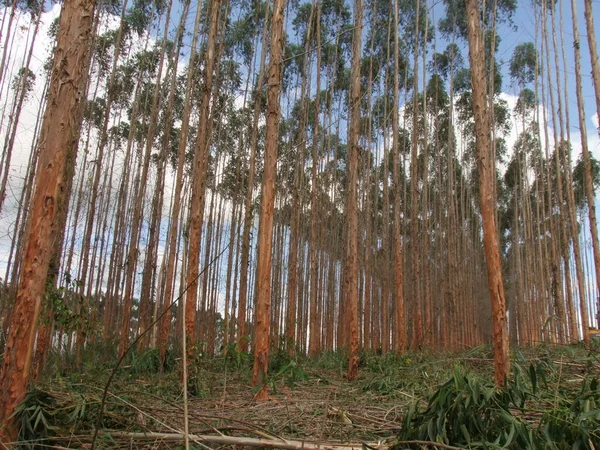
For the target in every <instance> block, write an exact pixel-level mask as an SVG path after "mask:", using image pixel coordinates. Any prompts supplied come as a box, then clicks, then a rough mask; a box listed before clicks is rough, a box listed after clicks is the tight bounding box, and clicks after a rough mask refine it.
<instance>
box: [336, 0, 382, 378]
mask: <svg viewBox="0 0 600 450" xmlns="http://www.w3.org/2000/svg"><path fill="white" fill-rule="evenodd" d="M362 8H363V3H362V0H355V1H354V38H353V41H352V68H351V73H350V99H349V103H348V111H349V113H350V131H349V134H348V147H349V149H348V164H347V167H348V186H347V189H346V220H347V227H348V231H347V238H346V250H345V259H346V267H345V280H344V281H345V293H344V294H345V295H344V301H345V303H346V308H347V310H348V315H347V317H348V321H347V323H346V327H347V333H348V336H347V337H348V353H349V358H350V360H349V362H348V380H350V381H352V380H355V379H356V377H357V376H358V139H359V134H360V54H361V49H362ZM386 339H389V337H388V336H386Z"/></svg>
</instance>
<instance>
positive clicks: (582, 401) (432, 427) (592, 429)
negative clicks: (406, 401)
mask: <svg viewBox="0 0 600 450" xmlns="http://www.w3.org/2000/svg"><path fill="white" fill-rule="evenodd" d="M515 367H516V369H515V374H514V376H513V377H512V379H511V380H510V381H509V382H508V383H507V385H506V386H504V387H503V388H497V387H495V386H493V384H492V383H491V382H490V381H489V380H488V379H481V378H478V377H477V376H476V375H474V374H472V373H466V372H464V371H463V370H461V369H460V368H458V367H456V368H455V370H454V374H453V376H452V378H451V379H450V380H449V381H447V382H446V383H445V384H443V385H442V386H441V387H440V388H439V389H438V390H437V391H436V392H435V394H434V395H433V396H432V397H431V399H430V401H429V404H428V406H427V408H426V409H425V410H424V411H419V410H418V407H417V404H416V403H415V404H413V405H411V406H410V408H409V410H408V412H407V413H406V416H405V420H404V424H403V426H402V430H401V432H400V435H399V439H400V441H406V440H424V441H432V442H439V443H443V444H447V445H453V446H461V447H465V448H469V449H528V450H535V449H555V450H563V449H565V450H566V449H571V448H572V449H594V448H597V447H598V445H600V408H599V403H600V391H599V389H598V380H597V379H592V380H584V381H583V384H582V387H581V390H580V392H579V393H577V394H575V395H572V394H569V393H559V392H551V391H550V390H549V389H548V382H547V379H546V378H547V374H546V370H545V369H544V368H543V365H541V364H535V365H534V364H531V365H530V366H529V368H528V370H523V369H521V366H519V365H518V364H515ZM559 394H562V395H559ZM551 399H553V400H554V401H555V402H554V407H551V406H550V407H549V406H548V403H549V402H550V400H551ZM542 408H543V409H542ZM532 415H533V417H534V418H533V419H531V418H528V419H526V417H529V416H532ZM540 415H541V416H542V417H541V420H539V419H535V417H537V416H540ZM396 448H400V447H396ZM402 448H406V447H402Z"/></svg>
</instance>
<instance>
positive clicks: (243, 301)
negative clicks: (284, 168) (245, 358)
mask: <svg viewBox="0 0 600 450" xmlns="http://www.w3.org/2000/svg"><path fill="white" fill-rule="evenodd" d="M266 6H267V7H266V8H265V17H264V19H263V20H264V22H263V30H262V43H261V54H260V66H259V69H258V84H257V88H256V96H255V100H254V115H253V119H252V134H251V136H250V166H249V168H248V183H247V185H246V198H245V200H244V226H243V229H242V257H241V266H240V297H239V301H238V315H237V350H238V351H244V352H245V351H246V350H247V349H248V339H247V337H246V335H247V331H246V308H247V306H246V305H247V300H248V276H249V266H248V263H249V260H250V229H251V227H252V197H253V193H254V175H255V171H256V146H257V145H258V121H259V118H260V110H261V108H262V101H261V99H262V85H263V79H264V74H265V61H266V55H267V30H268V28H267V24H268V23H269V20H268V16H269V14H268V10H269V8H268V6H269V0H267V2H266Z"/></svg>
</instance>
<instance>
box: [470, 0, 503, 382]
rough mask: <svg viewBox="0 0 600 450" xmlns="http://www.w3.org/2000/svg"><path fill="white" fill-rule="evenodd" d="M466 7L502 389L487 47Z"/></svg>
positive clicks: (473, 5) (475, 12)
mask: <svg viewBox="0 0 600 450" xmlns="http://www.w3.org/2000/svg"><path fill="white" fill-rule="evenodd" d="M466 5H467V29H468V38H469V60H470V63H471V86H472V88H473V115H474V117H475V141H476V147H477V149H476V151H477V170H478V174H479V194H480V197H481V198H480V201H481V217H482V221H483V240H484V247H485V259H486V265H487V273H488V283H489V289H490V300H491V303H492V326H493V331H494V334H493V339H494V369H495V376H494V381H495V383H496V385H498V386H501V385H504V383H505V381H506V376H507V375H508V372H509V370H510V359H509V354H508V327H507V320H506V300H505V297H504V284H503V282H502V271H501V263H500V248H499V243H498V234H497V229H496V220H495V217H494V214H495V209H496V208H495V202H494V196H493V187H492V186H493V185H494V180H495V174H494V173H492V172H491V169H492V164H491V143H490V118H489V114H488V109H487V101H486V86H487V83H486V78H487V77H486V69H485V45H484V38H483V33H482V30H481V24H480V19H479V4H478V2H477V0H467V3H466Z"/></svg>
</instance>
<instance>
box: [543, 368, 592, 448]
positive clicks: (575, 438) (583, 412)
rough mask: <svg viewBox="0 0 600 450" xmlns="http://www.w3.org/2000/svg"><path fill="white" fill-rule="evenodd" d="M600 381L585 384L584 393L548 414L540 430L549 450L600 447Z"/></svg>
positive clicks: (562, 399) (561, 403)
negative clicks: (599, 382) (599, 383)
mask: <svg viewBox="0 0 600 450" xmlns="http://www.w3.org/2000/svg"><path fill="white" fill-rule="evenodd" d="M598 387H599V386H598V379H596V378H594V379H592V380H584V382H583V384H582V386H581V391H580V392H579V394H578V395H577V396H576V397H575V398H574V399H573V400H572V401H569V400H567V399H565V398H560V399H559V404H558V405H557V406H556V407H555V408H554V409H553V410H550V411H548V412H546V413H545V414H544V416H543V418H542V421H541V424H540V428H541V434H542V436H543V440H544V441H545V442H546V444H547V447H546V448H550V449H557V450H558V449H567V448H574V449H575V448H577V449H591V448H597V447H598V445H599V444H600V390H599V389H598Z"/></svg>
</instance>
